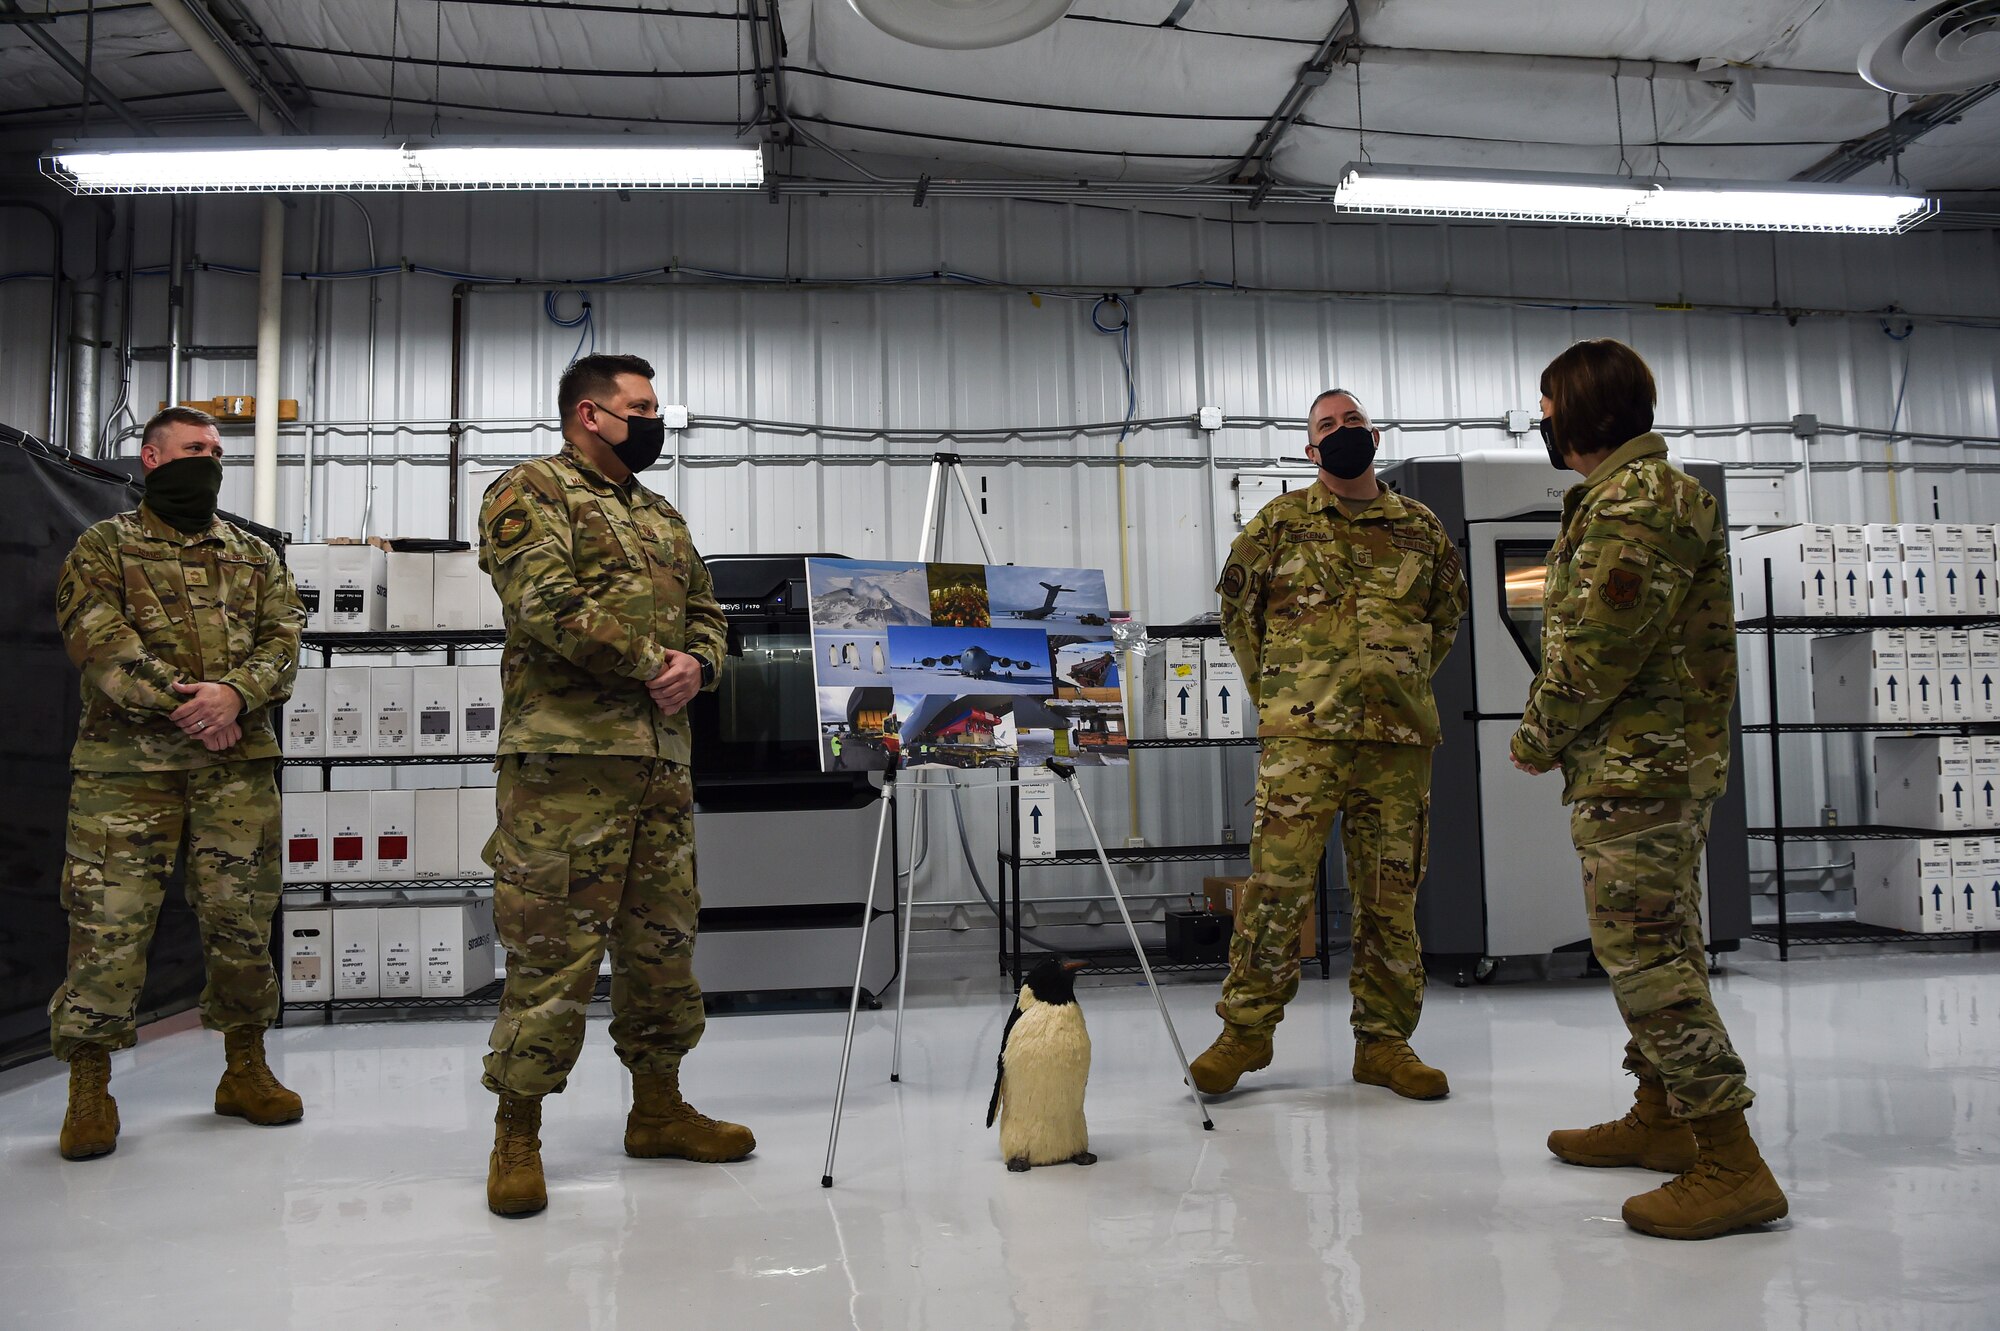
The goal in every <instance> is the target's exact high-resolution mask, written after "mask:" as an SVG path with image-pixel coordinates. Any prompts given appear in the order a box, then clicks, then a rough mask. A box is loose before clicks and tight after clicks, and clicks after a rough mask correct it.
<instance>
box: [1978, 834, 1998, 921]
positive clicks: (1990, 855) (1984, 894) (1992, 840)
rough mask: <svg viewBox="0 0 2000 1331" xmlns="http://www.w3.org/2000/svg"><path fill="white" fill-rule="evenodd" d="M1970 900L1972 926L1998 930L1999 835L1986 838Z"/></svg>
mask: <svg viewBox="0 0 2000 1331" xmlns="http://www.w3.org/2000/svg"><path fill="white" fill-rule="evenodd" d="M1973 886H1974V887H1975V888H1976V889H1977V890H1976V891H1975V892H1974V893H1973V900H1972V927H1973V928H1974V929H1978V930H1981V931H1984V932H1991V931H1994V930H2000V837H1987V838H1986V858H1985V859H1984V860H1983V861H1982V862H1981V863H1980V866H1979V876H1978V878H1977V879H1975V880H1974V883H1973Z"/></svg>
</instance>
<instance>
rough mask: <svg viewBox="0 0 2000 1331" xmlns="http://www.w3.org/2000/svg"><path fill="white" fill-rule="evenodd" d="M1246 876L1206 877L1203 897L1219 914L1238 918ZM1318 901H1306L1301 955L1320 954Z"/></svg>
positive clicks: (1202, 883) (1301, 937) (1300, 931)
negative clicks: (1238, 907) (1239, 902)
mask: <svg viewBox="0 0 2000 1331" xmlns="http://www.w3.org/2000/svg"><path fill="white" fill-rule="evenodd" d="M1249 881H1250V880H1249V879H1248V878H1247V877H1245V878H1204V879H1202V880H1201V899H1202V901H1203V902H1204V903H1205V904H1206V905H1207V906H1208V908H1209V909H1210V910H1212V911H1214V912H1215V913H1216V914H1218V915H1227V916H1228V917H1229V918H1230V919H1232V920H1234V919H1235V918H1236V903H1237V902H1238V901H1240V900H1242V898H1243V888H1244V886H1245V885H1246V884H1248V883H1249ZM1316 907H1317V903H1315V902H1312V901H1311V900H1308V901H1307V903H1306V918H1305V923H1304V924H1302V925H1300V926H1299V956H1300V957H1302V958H1303V957H1311V956H1317V955H1318V954H1319V911H1318V910H1317V908H1316Z"/></svg>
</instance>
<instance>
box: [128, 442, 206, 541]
mask: <svg viewBox="0 0 2000 1331" xmlns="http://www.w3.org/2000/svg"><path fill="white" fill-rule="evenodd" d="M221 490H222V463H221V461H220V460H219V459H216V458H211V457H187V458H175V459H174V460H173V461H172V462H168V463H165V464H163V465H161V466H158V467H155V468H153V470H152V471H150V472H148V473H147V474H146V507H147V508H150V509H152V510H153V512H154V513H155V514H156V515H158V517H159V519H160V521H162V522H164V523H166V524H167V525H168V526H170V527H172V528H173V529H174V530H175V531H180V532H186V533H187V534H188V535H190V536H192V535H194V534H195V533H196V532H201V531H207V530H208V528H209V524H211V523H213V522H214V521H215V497H216V495H217V494H219V493H221Z"/></svg>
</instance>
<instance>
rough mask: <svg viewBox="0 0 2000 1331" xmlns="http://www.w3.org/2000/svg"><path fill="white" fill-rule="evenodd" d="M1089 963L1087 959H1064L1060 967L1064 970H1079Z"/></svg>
mask: <svg viewBox="0 0 2000 1331" xmlns="http://www.w3.org/2000/svg"><path fill="white" fill-rule="evenodd" d="M1089 964H1090V963H1089V962H1088V961H1065V962H1064V963H1063V964H1062V968H1063V969H1064V970H1066V971H1080V970H1082V969H1083V968H1084V967H1086V966H1088V965H1089Z"/></svg>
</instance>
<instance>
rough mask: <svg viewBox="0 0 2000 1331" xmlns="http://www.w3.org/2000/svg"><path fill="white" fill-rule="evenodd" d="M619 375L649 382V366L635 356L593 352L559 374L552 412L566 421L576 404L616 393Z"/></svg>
mask: <svg viewBox="0 0 2000 1331" xmlns="http://www.w3.org/2000/svg"><path fill="white" fill-rule="evenodd" d="M621 374H636V375H638V376H639V377H640V378H641V379H651V378H652V377H653V364H652V362H651V361H647V360H642V359H640V358H639V357H637V356H613V355H608V354H599V353H595V352H593V353H592V354H590V355H588V356H585V357H584V358H583V359H581V360H579V361H577V362H575V363H574V364H572V365H571V366H570V367H569V368H568V369H567V370H564V371H563V377H562V381H561V382H560V383H558V384H557V385H556V411H557V412H558V413H559V414H560V415H561V416H562V419H564V420H568V419H569V418H570V416H571V415H572V414H574V413H575V411H576V404H577V403H579V402H582V401H584V400H585V399H586V398H588V399H592V400H595V399H596V398H597V397H598V396H599V395H600V394H610V393H613V392H615V391H617V388H618V376H619V375H621Z"/></svg>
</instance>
